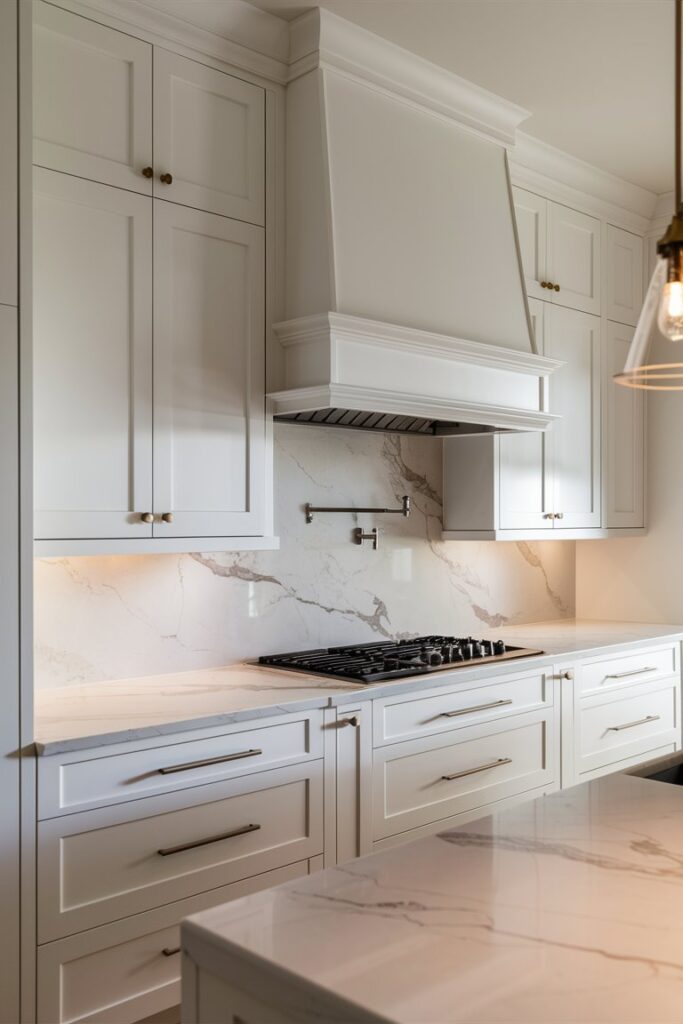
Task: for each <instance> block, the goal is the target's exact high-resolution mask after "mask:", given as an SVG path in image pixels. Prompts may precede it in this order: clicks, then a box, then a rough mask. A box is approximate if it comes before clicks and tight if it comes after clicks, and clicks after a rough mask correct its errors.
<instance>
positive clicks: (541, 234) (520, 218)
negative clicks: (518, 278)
mask: <svg viewBox="0 0 683 1024" xmlns="http://www.w3.org/2000/svg"><path fill="white" fill-rule="evenodd" d="M512 196H513V200H514V206H515V218H516V221H517V237H518V239H519V249H520V253H521V256H522V267H523V269H524V280H525V283H526V290H527V294H528V295H529V296H532V297H534V298H538V299H547V298H548V294H547V292H546V291H545V290H544V289H542V288H541V281H545V280H546V267H545V264H546V231H547V217H548V201H547V199H543V198H541V196H537V195H535V194H534V193H533V192H527V191H526V190H525V189H523V188H513V190H512Z"/></svg>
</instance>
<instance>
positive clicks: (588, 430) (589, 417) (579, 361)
mask: <svg viewBox="0 0 683 1024" xmlns="http://www.w3.org/2000/svg"><path fill="white" fill-rule="evenodd" d="M545 354H546V355H547V356H550V357H551V358H553V359H561V360H563V361H564V363H565V365H564V366H562V367H561V368H560V369H559V370H557V371H556V372H555V373H553V374H552V375H551V377H550V408H551V410H552V412H554V413H558V414H559V415H560V416H561V417H562V418H561V419H560V420H558V421H556V422H555V423H554V424H553V427H552V434H553V436H552V450H553V476H554V493H555V501H554V511H555V513H557V514H560V515H561V516H562V519H556V520H555V526H554V529H555V532H556V533H557V532H559V531H561V530H562V529H577V528H579V527H597V526H600V319H599V317H596V316H589V315H588V314H587V313H580V312H578V311H577V310H571V309H561V308H559V307H558V306H548V307H547V309H546V325H545Z"/></svg>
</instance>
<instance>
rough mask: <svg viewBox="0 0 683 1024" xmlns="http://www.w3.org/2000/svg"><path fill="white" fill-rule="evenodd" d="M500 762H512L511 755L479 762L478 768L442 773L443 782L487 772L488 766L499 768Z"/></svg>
mask: <svg viewBox="0 0 683 1024" xmlns="http://www.w3.org/2000/svg"><path fill="white" fill-rule="evenodd" d="M502 764H512V758H511V757H499V758H498V760H497V761H489V763H488V764H480V765H479V767H478V768H467V769H465V771H464V772H453V774H452V775H442V776H441V778H442V779H443V780H444V781H445V782H452V781H453V779H464V778H465V776H466V775H476V774H477V773H478V772H487V771H488V770H489V768H499V767H500V766H501V765H502Z"/></svg>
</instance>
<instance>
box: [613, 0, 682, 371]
mask: <svg viewBox="0 0 683 1024" xmlns="http://www.w3.org/2000/svg"><path fill="white" fill-rule="evenodd" d="M675 3H676V97H675V100H676V102H675V109H676V127H675V140H676V142H675V145H676V205H675V212H674V215H673V219H672V221H671V223H670V224H669V227H668V228H667V229H666V233H665V234H664V236H663V237H662V238H660V240H659V242H658V243H657V255H658V259H657V265H656V266H655V269H654V273H653V275H652V279H651V281H650V284H649V287H648V290H647V295H646V296H645V302H644V303H643V308H642V311H641V314H640V317H639V319H638V325H637V327H636V330H635V334H634V335H633V341H632V342H631V347H630V348H629V351H628V356H627V359H626V365H625V367H624V370H623V372H622V373H617V374H615V377H614V379H615V381H616V382H617V384H623V385H624V386H625V387H630V388H642V389H643V390H645V391H683V345H681V348H680V350H679V351H678V352H677V356H678V359H679V360H680V361H678V362H673V361H672V362H663V363H650V362H648V350H649V348H650V345H651V342H652V336H653V333H654V326H655V322H656V324H657V327H658V328H659V331H660V333H661V334H662V335H663V336H664V337H665V338H666V339H668V341H670V342H681V341H683V201H682V196H681V164H682V155H681V13H682V11H681V8H682V6H683V0H675Z"/></svg>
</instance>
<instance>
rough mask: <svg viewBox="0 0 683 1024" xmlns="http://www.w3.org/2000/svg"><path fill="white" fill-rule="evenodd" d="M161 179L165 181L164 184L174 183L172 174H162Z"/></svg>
mask: <svg viewBox="0 0 683 1024" xmlns="http://www.w3.org/2000/svg"><path fill="white" fill-rule="evenodd" d="M159 181H163V183H164V185H171V184H172V183H173V175H172V174H160V175H159Z"/></svg>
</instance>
